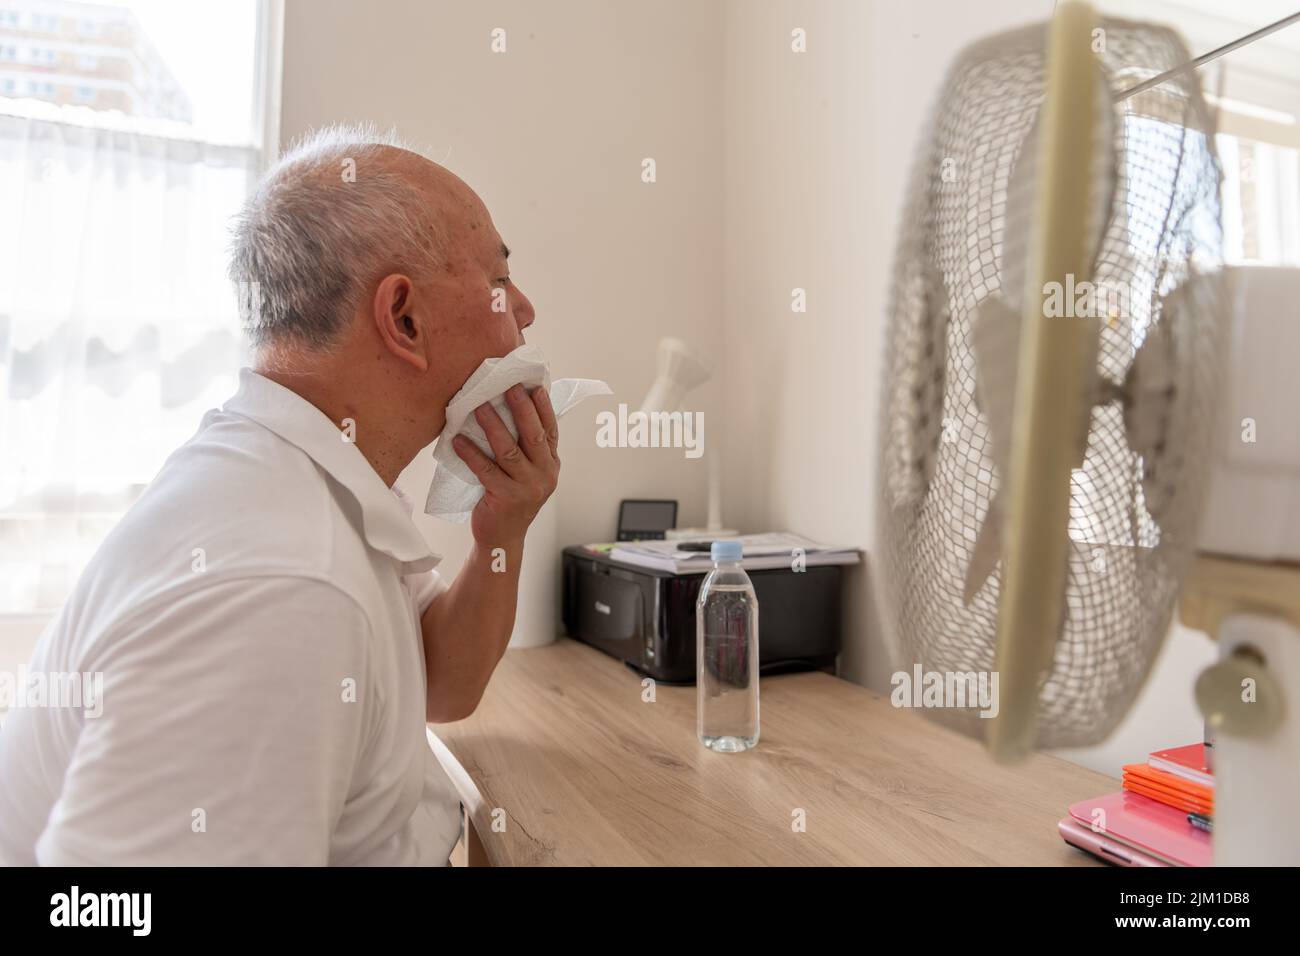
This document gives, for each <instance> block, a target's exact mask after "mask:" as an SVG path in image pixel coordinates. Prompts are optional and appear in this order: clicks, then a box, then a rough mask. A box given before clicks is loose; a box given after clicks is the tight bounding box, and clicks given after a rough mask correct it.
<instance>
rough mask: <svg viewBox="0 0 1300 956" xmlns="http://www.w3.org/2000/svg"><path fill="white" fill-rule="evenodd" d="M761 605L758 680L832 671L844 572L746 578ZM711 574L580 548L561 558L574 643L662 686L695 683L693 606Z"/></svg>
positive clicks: (764, 573) (815, 569)
mask: <svg viewBox="0 0 1300 956" xmlns="http://www.w3.org/2000/svg"><path fill="white" fill-rule="evenodd" d="M746 573H747V574H748V575H749V578H750V580H751V581H752V582H753V583H754V594H755V597H757V598H758V608H759V629H758V652H759V669H760V673H762V674H764V675H766V674H773V673H780V672H783V671H794V670H816V669H827V668H834V666H835V658H836V655H838V654H839V651H840V625H841V620H842V611H841V603H842V591H843V588H842V579H843V567H842V566H841V565H837V564H825V565H815V566H810V567H807V568H804V569H803V570H799V571H795V570H792V569H790V568H788V567H787V568H772V569H767V570H754V571H748V570H747V571H746ZM706 574H707V570H702V571H695V572H693V573H682V572H672V571H662V570H658V569H655V568H647V567H642V566H639V565H633V564H627V563H623V562H620V561H616V560H614V559H612V558H611V557H609V556H608V555H607V554H603V553H598V552H593V551H591V550H589V549H588V548H585V547H582V546H581V545H574V546H571V547H567V548H565V549H564V551H563V600H562V608H563V620H564V628H565V632H566V633H567V634H568V635H569V636H570V637H572V638H575V639H577V640H580V641H583V642H585V643H587V644H590V645H591V646H592V647H595V648H598V649H599V650H602V651H604V652H605V653H607V654H610V655H612V656H614V657H616V658H618V659H619V660H621V661H623V662H624V663H626V664H628V665H629V666H631V667H632V668H634V669H635V670H637V671H639V672H640V673H642V674H645V675H646V676H648V677H652V678H654V679H655V680H656V681H662V682H664V683H684V684H691V683H694V682H695V601H696V599H697V598H698V597H699V593H700V585H701V584H702V583H703V582H704V578H705V575H706Z"/></svg>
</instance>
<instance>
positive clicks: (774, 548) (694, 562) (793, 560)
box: [609, 531, 858, 574]
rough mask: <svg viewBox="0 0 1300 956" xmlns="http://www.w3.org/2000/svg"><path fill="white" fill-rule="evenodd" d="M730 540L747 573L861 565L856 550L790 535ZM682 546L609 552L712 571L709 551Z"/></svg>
mask: <svg viewBox="0 0 1300 956" xmlns="http://www.w3.org/2000/svg"><path fill="white" fill-rule="evenodd" d="M728 540H734V541H739V542H740V544H741V547H742V548H743V549H744V558H743V560H742V561H741V566H742V567H743V568H745V570H747V571H761V570H764V569H766V568H794V567H796V566H802V567H814V566H816V565H819V564H857V563H858V549H857V548H849V547H828V546H827V545H823V544H818V543H817V542H816V541H813V540H811V539H809V538H805V537H803V536H802V535H797V534H790V533H788V532H782V531H771V532H767V533H765V534H742V535H739V536H738V537H736V538H729V539H728ZM683 543H684V542H681V541H628V542H622V543H620V544H619V545H618V546H617V547H615V548H614V549H613V550H612V551H610V553H609V556H610V558H611V559H613V560H615V561H622V562H623V563H625V564H635V565H639V566H640V567H643V568H655V569H656V570H659V571H672V572H674V573H678V574H681V573H687V574H689V573H691V572H700V571H708V570H709V569H710V568H712V567H713V559H712V558H711V557H709V553H708V552H707V551H680V550H678V548H679V547H680V546H681V545H682V544H683ZM797 562H801V565H797Z"/></svg>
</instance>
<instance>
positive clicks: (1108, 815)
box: [1062, 792, 1214, 866]
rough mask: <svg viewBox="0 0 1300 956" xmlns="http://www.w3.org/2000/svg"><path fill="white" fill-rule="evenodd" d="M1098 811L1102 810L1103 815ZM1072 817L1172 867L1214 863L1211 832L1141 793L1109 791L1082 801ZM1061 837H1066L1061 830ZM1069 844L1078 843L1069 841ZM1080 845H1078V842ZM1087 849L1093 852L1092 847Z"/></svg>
mask: <svg viewBox="0 0 1300 956" xmlns="http://www.w3.org/2000/svg"><path fill="white" fill-rule="evenodd" d="M1097 811H1101V813H1100V814H1098V813H1097ZM1070 817H1071V818H1072V819H1073V820H1074V821H1075V822H1076V823H1078V824H1080V825H1082V826H1084V827H1087V828H1088V830H1089V832H1093V829H1092V828H1093V823H1094V820H1095V822H1096V824H1097V826H1098V828H1099V829H1101V830H1102V832H1101V833H1099V834H1097V835H1098V836H1101V837H1106V838H1109V839H1111V840H1115V841H1117V842H1118V843H1120V844H1123V845H1124V846H1127V847H1131V848H1133V849H1135V850H1138V851H1139V852H1141V853H1143V854H1146V855H1147V856H1151V857H1154V858H1155V859H1156V860H1159V861H1160V862H1162V863H1166V864H1168V865H1170V866H1210V865H1212V864H1213V862H1214V854H1213V843H1212V841H1211V839H1210V834H1208V833H1206V832H1205V831H1204V830H1200V829H1197V828H1196V827H1194V826H1192V825H1191V824H1190V823H1188V822H1187V814H1186V813H1185V812H1184V811H1182V810H1175V809H1174V808H1173V807H1170V806H1166V805H1165V804H1163V803H1160V802H1158V801H1156V800H1152V799H1151V798H1150V797H1144V796H1142V795H1141V794H1138V793H1128V792H1120V793H1109V794H1107V795H1106V796H1104V797H1095V798H1093V799H1092V800H1080V801H1079V802H1078V803H1076V804H1074V805H1073V806H1072V807H1070ZM1062 836H1063V837H1064V836H1066V834H1065V833H1062ZM1068 842H1070V843H1075V841H1073V840H1069V841H1068ZM1075 845H1076V846H1077V845H1078V844H1077V843H1075ZM1084 849H1087V850H1089V852H1093V849H1092V848H1091V847H1084Z"/></svg>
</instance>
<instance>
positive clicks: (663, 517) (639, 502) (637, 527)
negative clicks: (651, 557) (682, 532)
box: [617, 498, 677, 541]
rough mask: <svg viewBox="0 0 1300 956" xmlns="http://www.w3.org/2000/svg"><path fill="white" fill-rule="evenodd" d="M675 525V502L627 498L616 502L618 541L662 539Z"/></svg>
mask: <svg viewBox="0 0 1300 956" xmlns="http://www.w3.org/2000/svg"><path fill="white" fill-rule="evenodd" d="M675 527H677V502H675V501H652V500H648V499H636V498H627V499H624V500H623V501H620V502H619V504H618V538H617V540H619V541H662V540H663V539H664V532H666V531H667V530H668V529H669V528H675Z"/></svg>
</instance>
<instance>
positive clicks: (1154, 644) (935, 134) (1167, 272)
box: [877, 2, 1228, 760]
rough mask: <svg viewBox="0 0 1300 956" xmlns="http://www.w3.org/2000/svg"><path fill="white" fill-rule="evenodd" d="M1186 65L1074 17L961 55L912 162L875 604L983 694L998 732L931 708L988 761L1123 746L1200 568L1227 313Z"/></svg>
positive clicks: (1209, 126)
mask: <svg viewBox="0 0 1300 956" xmlns="http://www.w3.org/2000/svg"><path fill="white" fill-rule="evenodd" d="M1188 62H1189V57H1188V54H1187V51H1186V49H1185V48H1184V46H1183V44H1182V42H1181V41H1180V40H1179V39H1178V37H1177V35H1176V34H1175V33H1173V32H1172V31H1171V30H1168V29H1165V28H1163V27H1159V26H1153V25H1148V24H1142V23H1135V22H1129V21H1123V20H1117V19H1109V18H1107V19H1101V20H1097V19H1095V18H1094V16H1093V13H1092V11H1091V10H1090V9H1089V8H1088V7H1087V6H1086V5H1085V4H1082V3H1074V2H1069V3H1063V4H1061V5H1059V6H1058V8H1057V12H1056V14H1055V15H1054V17H1053V20H1052V22H1051V23H1050V24H1049V25H1037V26H1030V27H1026V28H1023V29H1019V30H1015V31H1012V32H1009V33H1005V34H1002V35H999V36H996V37H993V38H990V39H987V40H984V41H982V42H979V43H977V44H975V45H974V46H972V47H970V48H969V49H967V50H966V51H965V52H964V53H963V54H962V55H961V56H960V57H959V58H958V60H957V61H956V63H955V64H954V66H953V67H952V68H951V70H950V71H949V73H948V75H947V77H946V80H945V82H944V83H943V86H942V89H941V91H940V95H939V97H938V100H937V106H936V107H935V110H934V113H933V115H932V117H931V121H930V127H929V133H928V135H927V136H926V138H925V139H924V140H923V141H922V145H921V149H920V152H919V155H918V157H917V162H916V165H915V173H914V179H913V182H912V186H911V190H910V193H909V197H908V204H907V206H906V207H905V210H904V214H903V219H902V222H903V227H902V228H903V232H902V235H901V237H900V241H899V245H898V252H897V259H896V265H895V275H894V286H893V294H892V302H891V316H890V328H889V335H888V343H887V349H888V352H887V374H886V380H885V383H884V395H883V400H882V403H881V408H882V415H883V421H882V423H881V428H880V436H881V450H880V456H879V462H880V466H879V467H880V469H881V474H880V481H879V483H878V487H879V493H880V495H881V500H880V507H879V508H878V512H877V514H878V518H877V522H878V528H879V529H880V542H879V543H880V551H881V555H882V573H883V581H884V597H885V601H886V607H887V608H888V609H889V611H890V620H891V621H892V622H893V623H894V626H895V628H896V631H895V633H894V635H893V636H894V638H895V641H894V643H895V646H894V648H893V650H894V653H895V657H896V659H897V660H901V661H904V662H906V663H907V664H908V665H909V666H910V665H913V664H920V665H921V666H922V667H923V668H924V669H925V670H926V671H930V672H936V673H939V674H948V675H964V674H973V673H975V672H985V673H996V674H997V675H998V678H999V706H998V708H997V713H996V715H995V716H992V717H989V718H985V717H982V716H981V715H980V713H979V711H978V710H977V709H975V708H961V707H956V708H953V707H944V708H935V709H932V710H927V713H928V714H930V715H931V716H933V717H935V718H937V719H939V720H941V721H944V722H946V723H949V724H951V725H953V726H956V727H958V728H959V729H961V730H963V731H964V732H966V733H969V734H972V735H978V736H984V737H985V738H986V739H987V742H988V745H989V748H990V750H991V751H992V752H993V754H994V756H995V757H996V758H998V759H1002V760H1013V759H1017V758H1019V757H1021V756H1023V755H1025V754H1027V753H1028V752H1029V751H1030V750H1032V749H1034V748H1040V747H1059V746H1080V745H1086V744H1089V743H1094V742H1097V741H1098V740H1101V739H1103V738H1104V737H1106V736H1107V735H1108V734H1109V733H1110V732H1111V731H1112V730H1113V729H1114V727H1115V726H1116V724H1118V722H1119V721H1120V720H1121V719H1122V718H1123V716H1124V714H1125V713H1126V712H1127V710H1128V709H1129V707H1130V706H1131V704H1132V702H1133V700H1134V698H1135V697H1136V695H1137V694H1138V692H1139V690H1140V689H1141V687H1142V684H1143V682H1144V680H1145V678H1146V675H1147V673H1148V671H1149V669H1150V667H1151V664H1152V662H1153V661H1154V659H1155V656H1156V653H1157V651H1158V650H1159V647H1160V644H1161V642H1162V640H1163V638H1164V635H1165V633H1166V632H1167V630H1168V627H1169V624H1170V619H1171V615H1172V613H1173V611H1174V607H1175V603H1176V599H1177V596H1178V590H1179V583H1180V580H1181V579H1182V577H1183V576H1184V574H1185V573H1186V571H1187V568H1188V565H1189V561H1190V559H1191V558H1192V556H1193V554H1194V551H1195V545H1196V531H1197V527H1196V526H1197V521H1198V515H1199V513H1200V506H1201V502H1202V497H1203V490H1204V485H1205V479H1206V471H1207V468H1206V465H1205V460H1206V455H1205V452H1206V449H1207V445H1208V442H1209V438H1210V431H1211V427H1212V425H1213V421H1214V412H1215V409H1216V394H1217V389H1218V384H1219V379H1220V371H1221V369H1220V366H1221V365H1222V363H1223V350H1224V347H1225V344H1226V343H1225V329H1226V327H1227V320H1228V316H1227V314H1226V312H1225V309H1224V306H1223V300H1224V296H1223V291H1222V289H1221V287H1220V284H1221V275H1222V259H1221V231H1220V226H1219V208H1218V203H1219V178H1220V175H1219V167H1218V163H1217V160H1216V157H1215V151H1214V119H1213V117H1212V115H1211V114H1210V112H1209V110H1208V109H1207V107H1206V104H1205V102H1204V100H1203V98H1202V96H1201V91H1200V87H1199V84H1198V81H1197V78H1196V76H1195V73H1194V72H1192V71H1184V72H1181V73H1179V72H1178V70H1179V68H1180V67H1184V66H1186V64H1187V63H1188ZM1166 72H1170V73H1174V74H1175V75H1173V76H1172V77H1171V78H1169V79H1167V80H1165V81H1163V82H1161V83H1159V84H1158V85H1151V86H1149V88H1143V89H1142V90H1141V92H1138V93H1136V94H1133V95H1125V94H1126V93H1131V92H1132V91H1131V88H1132V87H1134V86H1135V85H1137V84H1139V83H1141V81H1143V80H1147V79H1148V78H1150V77H1151V76H1152V75H1153V74H1163V73H1166ZM1142 86H1143V87H1146V86H1147V84H1142Z"/></svg>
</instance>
